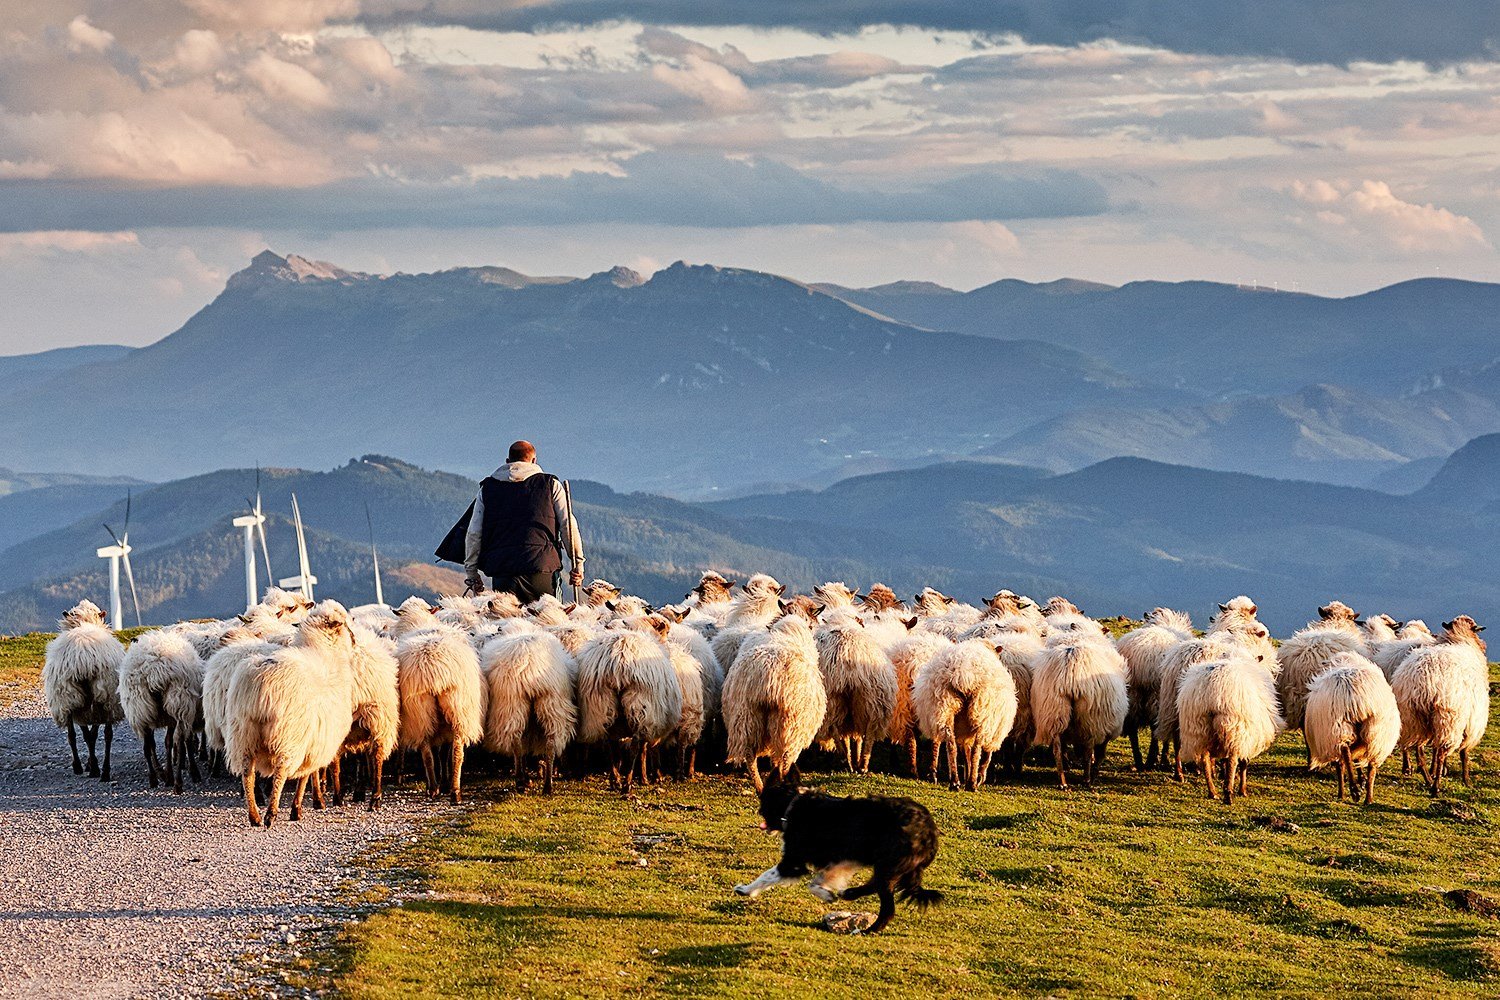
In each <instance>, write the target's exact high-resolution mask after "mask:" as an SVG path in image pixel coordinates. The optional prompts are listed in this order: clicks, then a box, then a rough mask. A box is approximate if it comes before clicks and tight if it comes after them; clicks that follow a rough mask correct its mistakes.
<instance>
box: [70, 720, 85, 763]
mask: <svg viewBox="0 0 1500 1000" xmlns="http://www.w3.org/2000/svg"><path fill="white" fill-rule="evenodd" d="M68 746H69V747H70V748H71V749H72V751H73V773H74V774H82V773H83V761H81V760H79V759H78V732H77V731H76V730H75V729H74V728H73V720H72V719H69V720H68Z"/></svg>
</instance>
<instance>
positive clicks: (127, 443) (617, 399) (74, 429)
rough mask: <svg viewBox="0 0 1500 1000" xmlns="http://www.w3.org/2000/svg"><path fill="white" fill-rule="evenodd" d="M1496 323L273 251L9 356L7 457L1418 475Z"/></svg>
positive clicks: (1287, 300) (611, 469)
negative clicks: (101, 324)
mask: <svg viewBox="0 0 1500 1000" xmlns="http://www.w3.org/2000/svg"><path fill="white" fill-rule="evenodd" d="M1497 334H1500V286H1497V285H1487V284H1482V283H1475V282H1463V281H1449V280H1434V279H1424V280H1419V281H1411V282H1405V283H1402V284H1399V285H1393V286H1390V287H1389V288H1384V289H1379V290H1377V291H1374V292H1370V293H1368V294H1366V295H1359V296H1352V297H1349V298H1342V299H1331V298H1323V297H1319V296H1313V295H1306V294H1300V293H1289V292H1277V291H1270V290H1266V289H1252V288H1246V287H1241V286H1234V285H1221V284H1214V283H1210V282H1181V283H1167V282H1135V283H1131V284H1127V285H1124V286H1120V287H1113V286H1108V285H1101V284H1097V283H1091V282H1081V281H1057V282H1049V283H1041V284H1033V283H1027V282H1022V281H1015V280H1005V281H1000V282H996V283H994V284H992V285H986V286H984V287H982V288H978V289H974V290H973V291H969V292H959V291H955V290H952V289H947V288H943V287H941V286H938V285H933V284H929V283H922V282H898V283H895V284H891V285H883V286H878V287H875V288H863V289H854V288H846V287H841V286H836V285H812V284H806V283H803V282H800V281H796V280H793V279H790V278H784V277H780V276H776V275H771V274H766V273H763V272H758V271H752V270H745V269H740V268H726V267H714V266H707V265H704V266H689V265H687V264H684V263H681V262H679V263H677V264H674V265H672V266H671V267H668V268H665V269H663V270H661V271H659V272H657V273H656V274H655V275H653V276H651V277H650V278H649V279H648V278H643V277H642V276H640V275H638V274H636V273H635V272H633V271H630V270H629V269H627V268H623V267H616V268H612V269H610V270H608V271H604V272H601V273H599V274H595V275H593V276H591V277H587V278H575V277H566V276H558V277H531V276H528V275H525V274H522V273H521V272H519V271H515V270H511V269H508V268H502V267H473V268H458V269H454V270H449V271H441V272H436V273H431V274H400V273H398V274H392V275H373V274H365V273H360V272H355V271H349V270H345V269H343V268H339V267H337V266H335V265H332V264H327V263H321V262H315V261H310V260H307V259H305V258H302V257H299V256H296V255H289V256H280V255H277V254H275V253H272V252H270V251H266V252H264V253H261V254H259V255H258V256H256V257H255V258H254V260H252V261H251V263H250V264H249V266H247V267H246V268H245V269H243V270H241V271H239V272H238V273H236V274H235V275H233V276H232V277H231V278H230V279H229V281H228V283H227V284H226V287H225V288H224V290H223V292H222V293H220V294H219V295H218V296H217V297H216V298H215V299H214V300H213V301H212V302H211V303H209V304H208V305H207V306H205V307H204V308H203V309H202V310H200V311H199V312H198V313H197V314H195V315H194V316H193V317H192V318H191V319H189V320H188V322H187V323H186V324H184V325H183V326H182V327H181V328H180V329H179V330H177V331H175V332H173V333H171V334H169V335H168V336H166V337H164V338H163V339H162V340H160V341H158V342H156V343H154V344H152V345H150V346H147V347H144V348H138V349H130V348H123V347H98V348H79V349H70V350H68V351H60V352H48V353H47V354H45V355H29V356H22V357H15V358H0V384H3V385H5V387H6V391H5V393H4V394H3V396H0V426H5V427H7V429H8V433H7V436H6V440H5V442H4V443H3V444H0V463H5V464H7V465H10V466H13V467H17V468H58V469H62V470H71V471H75V472H80V473H87V474H90V475H112V476H133V477H140V478H145V479H153V480H165V479H171V478H176V477H182V476H187V475H192V474H194V473H197V472H201V471H202V470H204V469H205V468H214V467H218V466H224V465H251V464H254V463H257V462H259V463H262V464H266V465H272V464H274V465H282V466H287V467H292V466H302V467H328V466H331V465H333V464H335V463H338V462H340V461H342V460H343V459H344V457H345V456H347V455H350V454H360V453H364V452H369V451H379V452H383V453H388V454H399V455H402V456H404V457H405V458H407V459H408V460H410V461H415V462H419V463H421V464H422V465H424V466H427V467H440V468H447V469H453V470H455V471H457V472H459V473H462V474H464V475H467V476H479V475H483V474H484V473H485V472H487V471H488V470H489V469H490V468H492V467H493V466H494V465H495V464H498V462H499V459H500V457H501V455H502V453H503V451H504V447H505V445H506V444H507V443H508V442H509V441H510V440H511V439H513V438H516V437H528V438H536V439H537V443H538V444H539V445H540V446H541V449H542V453H543V457H544V460H545V461H547V462H548V463H549V465H550V466H551V467H555V468H557V469H558V471H560V472H563V473H567V474H572V475H576V476H580V477H582V476H584V475H587V476H588V477H589V478H592V479H596V480H600V481H606V482H609V483H612V484H614V485H615V486H617V487H619V488H624V489H630V490H649V491H652V492H655V493H661V494H667V495H673V496H678V497H684V498H698V499H713V498H717V497H732V496H741V495H745V494H747V493H758V492H770V491H781V490H786V489H795V488H799V487H806V486H826V485H828V484H829V483H832V482H835V481H837V480H838V479H841V478H845V477H847V476H848V475H850V474H853V473H857V472H862V471H885V470H899V469H904V468H912V467H917V466H922V465H927V464H933V463H940V462H946V461H952V460H955V459H971V460H976V461H996V462H1002V463H1010V464H1021V465H1028V466H1035V467H1040V468H1045V469H1047V470H1049V471H1053V472H1070V471H1077V470H1080V469H1082V468H1085V467H1087V466H1089V465H1092V464H1095V463H1098V462H1100V461H1103V460H1105V459H1108V458H1113V457H1121V456H1134V457H1143V458H1149V459H1152V460H1155V461H1159V462H1164V463H1169V464H1178V465H1192V466H1197V467H1202V468H1208V469H1215V470H1222V471H1233V472H1246V473H1251V474H1255V475H1261V476H1269V477H1275V478H1287V479H1305V480H1314V481H1322V482H1330V483H1336V484H1343V485H1358V486H1363V485H1370V484H1375V485H1378V486H1380V487H1381V488H1384V489H1393V490H1396V491H1403V490H1410V489H1414V488H1415V487H1416V486H1417V485H1420V483H1421V482H1422V481H1423V477H1424V476H1425V475H1427V474H1429V473H1430V472H1431V471H1433V469H1434V468H1435V464H1436V462H1437V461H1439V460H1441V458H1443V457H1444V456H1446V455H1447V454H1449V453H1450V452H1452V451H1453V450H1454V449H1456V448H1458V447H1459V446H1460V445H1462V444H1463V443H1464V442H1466V441H1468V440H1470V439H1472V438H1474V437H1478V436H1481V435H1484V434H1488V433H1493V432H1497V431H1500V361H1497V358H1500V346H1497V344H1500V341H1497V339H1496V338H1497ZM1413 463H1416V464H1415V465H1414V467H1413V468H1411V469H1407V468H1406V467H1407V466H1408V465H1412V464H1413ZM1403 470H1404V471H1403Z"/></svg>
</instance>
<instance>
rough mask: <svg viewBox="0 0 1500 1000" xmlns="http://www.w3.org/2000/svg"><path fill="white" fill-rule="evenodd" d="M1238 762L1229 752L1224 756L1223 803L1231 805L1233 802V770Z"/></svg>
mask: <svg viewBox="0 0 1500 1000" xmlns="http://www.w3.org/2000/svg"><path fill="white" fill-rule="evenodd" d="M1238 763H1239V761H1238V760H1236V759H1235V757H1234V755H1233V754H1231V755H1230V756H1228V757H1225V758H1224V804H1225V805H1226V806H1227V805H1231V804H1232V803H1233V802H1234V772H1235V767H1236V765H1237V764H1238Z"/></svg>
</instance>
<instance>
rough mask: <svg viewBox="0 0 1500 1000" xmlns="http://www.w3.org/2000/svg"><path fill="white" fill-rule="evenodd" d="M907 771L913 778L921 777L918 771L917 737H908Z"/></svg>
mask: <svg viewBox="0 0 1500 1000" xmlns="http://www.w3.org/2000/svg"><path fill="white" fill-rule="evenodd" d="M906 773H907V774H910V775H911V776H912V777H913V778H916V777H919V775H918V773H917V738H916V737H915V736H908V737H907V738H906Z"/></svg>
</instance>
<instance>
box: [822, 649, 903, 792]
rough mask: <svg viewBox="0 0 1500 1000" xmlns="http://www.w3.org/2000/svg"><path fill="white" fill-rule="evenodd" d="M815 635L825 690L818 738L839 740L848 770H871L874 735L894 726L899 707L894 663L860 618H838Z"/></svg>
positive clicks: (879, 735) (876, 738)
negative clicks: (851, 619) (825, 700)
mask: <svg viewBox="0 0 1500 1000" xmlns="http://www.w3.org/2000/svg"><path fill="white" fill-rule="evenodd" d="M814 638H815V641H816V643H817V647H818V669H819V671H820V672H821V673H822V675H823V689H824V690H825V691H826V692H827V705H826V710H825V714H824V716H823V728H822V730H821V731H820V732H819V734H818V739H819V740H822V741H825V742H827V741H841V742H842V743H843V745H844V761H845V763H846V764H847V765H848V768H849V770H850V771H851V772H853V771H856V770H858V771H859V773H861V774H868V773H870V754H871V752H872V751H873V750H874V749H875V741H876V740H878V739H880V737H882V736H884V735H885V734H886V732H887V730H888V729H889V728H890V722H891V716H892V714H893V713H894V711H895V708H896V668H895V667H894V666H892V664H891V658H890V657H889V656H887V655H886V653H885V650H884V649H882V648H881V646H880V643H878V642H876V641H875V639H874V638H873V637H872V636H871V635H870V634H869V632H868V631H867V630H866V629H865V627H864V626H863V625H861V624H860V623H859V622H857V621H848V620H836V621H835V622H834V623H833V624H830V625H826V626H824V627H822V628H820V629H818V631H817V632H816V633H815V636H814Z"/></svg>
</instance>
